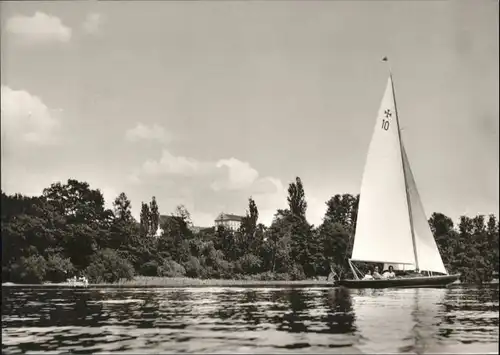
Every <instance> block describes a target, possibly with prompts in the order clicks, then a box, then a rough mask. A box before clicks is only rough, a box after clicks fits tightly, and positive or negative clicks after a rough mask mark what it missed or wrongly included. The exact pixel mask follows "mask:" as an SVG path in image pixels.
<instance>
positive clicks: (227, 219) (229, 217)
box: [215, 213, 243, 231]
mask: <svg viewBox="0 0 500 355" xmlns="http://www.w3.org/2000/svg"><path fill="white" fill-rule="evenodd" d="M242 220H243V217H242V216H237V215H235V214H229V213H221V214H219V215H218V216H217V218H216V219H215V227H216V228H217V227H219V226H224V228H227V229H231V230H233V231H234V230H237V229H238V228H240V225H241V221H242Z"/></svg>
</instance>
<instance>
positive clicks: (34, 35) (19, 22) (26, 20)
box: [6, 11, 72, 43]
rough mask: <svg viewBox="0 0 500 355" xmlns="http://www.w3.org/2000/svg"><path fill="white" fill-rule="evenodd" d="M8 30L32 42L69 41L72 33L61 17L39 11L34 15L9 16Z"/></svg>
mask: <svg viewBox="0 0 500 355" xmlns="http://www.w3.org/2000/svg"><path fill="white" fill-rule="evenodd" d="M6 30H7V32H10V33H12V34H14V35H16V36H18V37H19V38H21V39H23V40H25V41H26V42H30V43H47V42H68V41H69V40H70V39H71V33H72V30H71V28H69V27H67V26H65V25H64V24H63V23H62V21H61V19H60V18H59V17H56V16H51V15H47V14H45V13H43V12H38V11H37V12H36V13H35V14H34V15H33V16H24V15H18V16H13V17H11V18H9V19H8V20H7V23H6Z"/></svg>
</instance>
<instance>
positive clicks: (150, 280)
mask: <svg viewBox="0 0 500 355" xmlns="http://www.w3.org/2000/svg"><path fill="white" fill-rule="evenodd" d="M331 285H332V282H331V281H327V280H326V278H324V277H323V278H321V279H318V280H297V281H285V280H224V279H192V278H189V277H146V276H137V277H135V278H133V279H132V280H122V281H119V282H117V283H111V284H108V283H99V284H89V285H88V287H89V288H102V287H110V288H134V287H138V288H161V287H165V288H169V287H273V286H274V287H286V286H289V287H292V286H300V287H327V286H331ZM2 286H18V287H71V286H70V285H68V284H66V283H64V284H60V283H45V284H30V285H27V284H13V283H8V284H2Z"/></svg>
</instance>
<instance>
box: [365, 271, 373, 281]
mask: <svg viewBox="0 0 500 355" xmlns="http://www.w3.org/2000/svg"><path fill="white" fill-rule="evenodd" d="M363 280H373V276H372V271H371V270H368V272H367V273H366V275H365V277H363Z"/></svg>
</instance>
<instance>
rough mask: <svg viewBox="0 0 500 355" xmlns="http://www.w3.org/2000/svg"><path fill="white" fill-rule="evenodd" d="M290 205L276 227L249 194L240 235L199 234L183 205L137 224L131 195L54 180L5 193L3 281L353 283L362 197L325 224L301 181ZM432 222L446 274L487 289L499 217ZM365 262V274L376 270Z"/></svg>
mask: <svg viewBox="0 0 500 355" xmlns="http://www.w3.org/2000/svg"><path fill="white" fill-rule="evenodd" d="M287 201H288V207H287V208H286V209H283V210H278V211H276V214H275V216H274V220H273V222H272V224H271V225H270V226H269V227H267V226H264V225H263V224H261V223H259V222H258V220H259V211H258V208H257V205H256V203H255V201H254V200H253V199H252V198H249V201H248V202H249V203H248V210H247V213H246V216H245V217H244V218H243V220H242V223H241V226H240V228H239V229H238V230H230V229H225V228H224V227H219V228H217V229H216V228H213V227H212V228H204V229H201V230H200V229H196V228H192V222H191V218H190V215H189V212H188V211H187V210H186V208H184V207H183V206H178V207H177V209H176V210H175V211H174V212H173V213H172V214H171V215H169V216H160V213H159V206H158V204H157V201H156V199H155V197H152V200H151V202H149V203H144V202H143V203H142V205H141V206H142V207H141V214H140V221H136V220H135V219H134V217H133V216H132V213H131V201H130V200H129V199H128V198H127V196H126V194H125V193H121V194H120V195H119V196H118V197H117V198H116V199H115V200H114V202H113V209H112V210H110V209H107V208H106V207H105V203H104V197H103V195H102V193H101V192H100V191H99V189H92V188H90V186H89V184H88V183H86V182H81V181H77V180H71V179H70V180H68V181H67V183H65V184H63V183H60V182H58V183H54V184H52V185H51V186H50V187H48V188H46V189H44V191H43V193H42V195H41V196H31V197H28V196H23V195H20V194H15V195H7V194H5V193H3V192H2V200H1V211H0V213H1V228H2V230H1V238H2V281H3V282H11V283H15V284H43V283H46V282H52V283H61V282H65V281H66V280H67V279H68V278H71V277H73V276H77V277H78V276H82V275H84V276H86V277H87V278H88V280H89V281H90V283H91V284H93V285H110V284H113V285H135V286H138V287H141V286H144V287H149V285H156V286H159V287H161V286H163V285H185V286H191V285H201V284H203V285H204V284H207V285H226V284H228V285H229V284H238V285H239V284H253V285H257V284H259V282H262V283H263V284H266V285H268V284H277V283H279V284H293V283H295V281H300V280H304V281H301V282H316V281H307V280H314V279H316V278H318V277H320V276H322V277H326V276H327V275H328V274H329V273H330V271H331V268H333V269H334V270H335V271H336V272H337V274H339V275H343V276H345V277H352V275H351V271H350V268H349V266H348V264H347V259H348V257H349V256H350V254H351V251H352V244H353V243H352V242H353V236H354V234H355V228H356V219H357V211H358V202H359V195H357V196H354V195H351V194H343V195H335V196H333V197H331V198H330V199H329V200H327V201H326V202H325V204H326V207H327V209H326V213H325V216H324V218H323V222H322V223H321V224H320V225H319V226H314V225H311V224H310V223H309V222H308V221H307V218H306V210H307V202H306V195H305V190H304V186H303V184H302V181H301V180H300V178H298V177H297V178H296V179H295V180H294V181H293V182H291V183H290V184H289V187H288V198H287ZM380 203H384V201H380ZM429 225H430V228H431V230H432V232H433V234H434V237H435V239H436V243H437V245H438V247H439V250H440V252H441V255H442V258H443V262H444V264H445V265H446V268H447V269H448V271H449V272H450V273H457V272H458V273H460V274H461V275H462V276H461V281H462V282H464V283H474V284H481V283H486V282H489V281H490V280H491V279H492V278H493V275H494V274H495V273H496V274H497V275H498V267H499V263H498V251H499V250H498V235H499V223H498V220H497V218H496V216H495V215H493V214H491V215H489V216H487V217H485V216H483V215H477V216H474V217H472V218H471V217H468V216H461V217H460V219H459V223H458V225H456V226H455V225H454V223H453V221H452V220H451V219H450V218H449V217H447V216H445V215H443V214H441V213H433V214H432V215H431V217H430V219H429ZM357 266H358V267H359V268H360V270H362V271H366V270H367V269H368V268H369V267H373V266H374V265H373V264H372V265H370V264H362V263H357ZM382 266H383V265H379V267H382ZM147 277H149V278H147ZM123 279H124V280H127V281H120V282H119V280H123ZM146 280H147V281H146ZM182 280H184V281H182ZM195 280H196V281H195ZM292 281H293V282H292ZM317 282H320V281H317ZM323 282H324V281H323ZM297 284H299V283H297Z"/></svg>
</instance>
